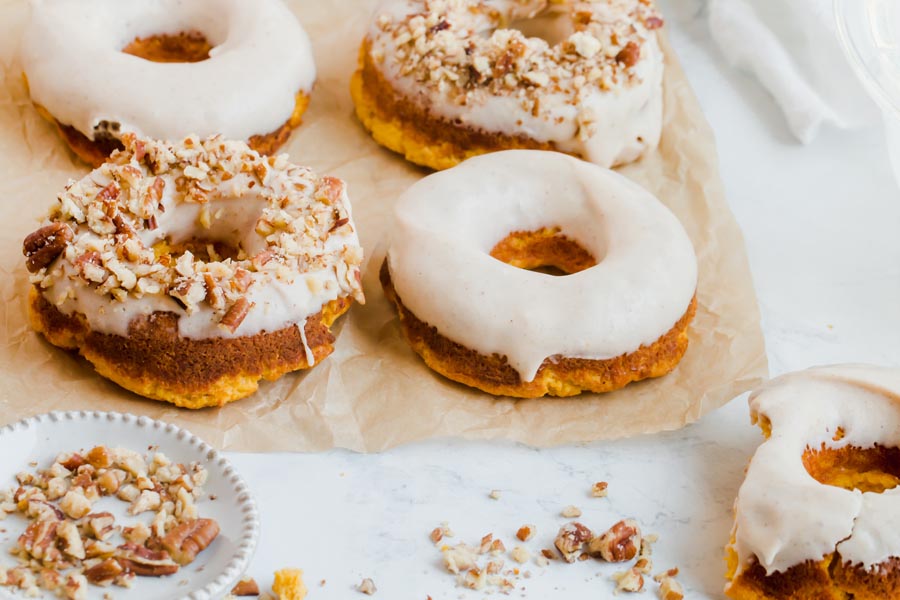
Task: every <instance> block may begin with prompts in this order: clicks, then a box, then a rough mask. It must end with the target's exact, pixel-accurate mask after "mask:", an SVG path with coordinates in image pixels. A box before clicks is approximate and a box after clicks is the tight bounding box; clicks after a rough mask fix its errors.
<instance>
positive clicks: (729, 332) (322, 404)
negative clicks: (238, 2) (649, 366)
mask: <svg viewBox="0 0 900 600" xmlns="http://www.w3.org/2000/svg"><path fill="white" fill-rule="evenodd" d="M290 4H291V6H292V7H293V9H294V11H295V12H296V14H297V15H298V18H299V19H300V21H301V22H302V23H303V25H304V26H305V27H306V29H307V31H308V32H309V33H310V36H311V37H312V39H313V42H314V45H315V52H316V59H317V62H318V67H319V81H318V84H317V87H316V90H315V92H314V95H313V100H312V104H311V107H310V109H309V112H308V113H307V116H306V117H305V123H304V125H303V126H302V127H301V129H300V130H299V131H298V132H297V133H295V134H294V136H293V138H292V139H291V141H290V144H289V145H288V146H287V148H286V151H287V152H289V153H290V156H291V158H292V159H293V160H294V161H295V162H299V163H301V164H306V165H309V166H311V167H313V168H314V169H316V170H317V171H319V172H320V173H329V174H331V175H335V176H338V177H341V178H343V179H345V180H347V181H348V182H349V185H350V197H351V200H352V202H353V208H354V216H355V219H356V223H357V225H358V228H359V230H360V233H361V237H362V242H363V245H364V247H365V249H366V252H367V258H368V266H367V268H366V277H365V280H364V283H365V285H366V295H367V296H368V300H369V302H368V304H366V305H365V306H354V307H353V309H352V310H351V311H350V313H349V315H348V316H347V317H344V320H343V322H342V323H341V324H340V326H339V328H340V335H339V339H338V343H337V348H336V350H335V352H334V354H333V355H332V356H331V357H329V358H328V359H327V360H325V361H324V362H323V363H322V364H320V365H319V366H317V367H316V368H315V369H313V370H312V371H311V372H309V373H306V374H293V375H288V376H286V377H283V378H282V379H281V380H279V381H277V382H274V383H263V384H262V387H261V388H260V390H259V392H258V393H257V394H256V395H254V396H252V397H250V398H247V399H245V400H242V401H240V402H237V403H234V404H231V405H229V406H226V407H225V408H222V409H217V410H203V411H199V412H189V411H184V410H179V409H175V408H173V407H170V406H168V405H165V404H160V403H156V402H151V401H148V400H143V399H141V398H138V397H137V396H134V395H132V394H130V393H128V392H126V391H124V390H122V389H120V388H119V387H117V386H115V385H114V384H112V383H110V382H108V381H107V380H105V379H103V378H101V377H99V376H97V375H96V374H95V373H94V372H93V370H92V368H91V366H90V365H89V364H88V363H86V362H85V361H83V360H81V359H80V358H78V357H77V356H73V355H71V354H67V353H65V352H63V351H60V350H58V349H56V348H53V347H51V346H50V345H48V344H47V343H45V342H44V341H43V340H42V339H41V338H40V337H39V336H37V335H36V334H35V333H34V332H33V331H31V329H30V328H29V326H28V323H27V318H26V292H27V289H28V281H27V274H26V271H25V268H24V260H23V257H22V252H21V242H22V239H23V238H24V236H25V235H26V234H28V233H29V232H30V231H32V230H33V229H34V228H35V226H36V224H37V222H38V220H39V219H40V217H41V216H42V215H43V214H44V213H45V212H46V210H47V209H48V208H49V206H50V205H51V204H52V203H53V202H54V198H55V196H56V193H57V191H58V190H59V189H60V188H61V187H62V186H63V185H64V184H65V183H66V180H68V179H69V178H72V177H80V176H82V175H83V174H84V173H86V172H87V169H86V168H85V167H84V166H83V165H80V164H77V163H75V162H74V161H73V160H72V158H71V157H70V155H69V153H68V151H67V150H66V149H65V147H64V146H63V144H62V142H61V141H60V140H59V139H58V138H57V137H56V135H55V133H54V131H53V130H52V128H51V127H50V126H49V125H48V124H46V123H45V122H43V121H42V120H41V119H40V118H39V117H38V115H37V113H36V112H35V110H34V108H32V106H31V104H30V102H29V100H28V98H27V96H26V92H25V89H24V85H23V82H22V77H21V69H20V67H19V63H18V57H17V46H18V40H19V35H20V34H19V32H20V31H21V27H22V24H23V22H24V20H25V18H26V16H27V15H26V13H27V10H28V9H27V3H26V1H25V0H0V69H2V70H0V276H2V280H0V293H2V296H3V302H2V304H0V311H2V313H0V365H2V366H0V369H2V370H0V424H2V423H6V422H10V421H13V420H16V419H19V418H22V417H25V416H29V415H33V414H36V413H41V412H45V411H49V410H56V409H99V410H116V411H127V412H133V413H139V414H144V415H148V416H151V417H155V418H160V419H165V420H168V421H172V422H174V423H177V424H179V425H182V426H185V427H188V428H190V429H191V430H192V431H193V432H195V433H197V434H198V435H200V436H202V437H204V438H206V439H207V440H208V441H210V442H211V443H212V444H214V445H216V446H218V447H221V448H228V449H234V450H245V451H274V450H304V451H309V450H322V449H326V448H332V447H345V448H351V449H354V450H360V451H379V450H384V449H386V448H390V447H392V446H396V445H398V444H402V443H405V442H411V441H415V440H421V439H425V438H434V437H446V436H462V437H466V438H505V439H512V440H517V441H521V442H526V443H528V444H533V445H537V446H545V445H553V444H563V443H572V442H580V441H587V440H598V439H610V438H617V437H622V436H629V435H635V434H639V433H650V432H656V431H661V430H667V429H675V428H678V427H682V426H684V425H685V424H687V423H690V422H692V421H694V420H696V419H698V418H699V417H701V416H702V415H703V414H705V413H707V412H709V411H711V410H713V409H715V408H718V407H719V406H721V405H722V404H724V403H725V402H727V401H728V400H729V399H731V398H732V397H734V396H735V395H737V394H739V393H741V392H743V391H745V390H747V389H749V388H750V387H752V386H753V385H755V384H756V383H757V382H758V381H759V380H760V378H762V377H764V376H765V375H766V371H767V368H766V358H765V350H764V346H763V338H762V332H761V331H760V325H759V310H758V308H757V304H756V297H755V294H754V290H753V285H752V282H751V278H750V272H749V268H748V263H747V258H746V255H745V252H744V247H743V241H742V237H741V232H740V230H739V229H738V227H737V225H736V224H735V222H734V219H733V217H732V215H731V213H730V212H729V210H728V206H727V204H726V202H725V199H724V195H723V190H722V184H721V182H720V180H719V175H718V172H717V163H716V150H715V146H714V141H713V136H712V133H711V131H710V129H709V126H708V125H707V123H706V121H705V120H704V117H703V114H702V113H701V111H700V107H699V106H698V104H697V101H696V99H695V98H694V95H693V93H692V92H691V89H690V87H689V85H688V82H687V80H686V78H685V76H684V73H683V72H682V70H681V68H680V67H679V65H678V63H677V61H676V59H675V56H674V54H673V53H672V50H671V47H670V46H669V45H668V44H667V43H665V40H663V42H664V48H665V50H666V54H667V56H668V70H667V75H666V116H665V129H664V133H663V138H662V143H661V145H660V148H659V150H658V152H656V153H654V154H653V155H651V156H649V157H647V158H645V159H644V160H643V161H641V163H640V164H638V165H632V166H629V167H628V168H626V169H625V170H624V172H625V173H626V174H627V175H628V176H629V177H632V178H634V179H635V180H637V181H638V182H640V183H641V184H643V185H644V186H646V187H647V188H649V189H650V190H651V191H652V192H654V193H655V194H657V195H658V196H659V198H660V199H661V200H662V201H663V202H664V203H665V204H667V205H668V206H669V207H671V208H672V210H674V211H675V213H676V214H677V215H678V216H679V217H680V219H681V221H682V222H683V223H684V225H685V227H686V228H687V231H688V233H689V234H690V236H691V239H692V240H693V242H694V245H695V247H696V249H697V255H698V257H699V260H700V284H699V291H698V297H699V310H698V312H697V318H696V320H695V321H694V324H693V326H692V327H691V346H690V349H689V350H688V352H687V355H686V356H685V358H684V360H683V361H682V362H681V364H680V366H679V367H678V368H677V369H676V370H675V371H674V372H673V373H672V374H670V375H668V376H667V377H664V378H661V379H657V380H654V381H650V382H644V383H641V384H636V385H631V386H629V387H628V388H626V389H624V390H622V391H618V392H615V393H611V394H606V395H584V396H581V397H576V398H568V399H542V400H524V401H523V400H519V401H516V400H509V399H497V398H493V397H490V396H487V395H485V394H482V393H481V392H478V391H474V390H470V389H468V388H465V387H462V386H460V385H457V384H454V383H451V382H449V381H447V380H444V379H442V378H441V377H439V376H437V375H435V374H433V373H432V372H431V371H430V370H428V369H427V368H426V367H425V366H424V364H423V363H422V362H421V361H420V360H419V358H418V357H417V356H416V355H415V354H414V353H413V352H412V351H411V350H410V349H409V348H408V347H407V346H406V344H405V343H404V342H403V341H402V340H401V338H400V335H399V331H398V328H397V321H396V318H395V315H394V312H393V310H392V309H391V308H390V307H389V306H388V304H387V302H386V301H385V299H384V295H383V294H382V292H381V288H380V286H379V285H378V281H377V271H378V267H379V265H380V263H381V260H382V257H383V253H384V246H385V237H386V235H387V232H388V228H389V224H390V219H391V211H392V206H393V204H394V200H395V199H396V198H397V196H398V194H400V192H401V191H403V190H404V189H405V188H406V187H407V186H409V185H410V184H411V183H412V182H413V181H415V180H417V179H419V178H420V177H422V176H424V175H425V174H426V173H425V172H424V171H422V170H420V169H417V168H415V167H412V166H410V165H408V164H407V163H405V162H404V161H403V160H402V159H401V158H399V157H398V156H395V155H393V154H391V153H389V152H387V151H386V150H383V149H381V148H380V147H379V146H377V145H376V144H375V143H374V142H372V141H371V140H370V139H369V137H368V136H367V135H366V133H365V132H364V131H363V129H362V128H361V127H360V126H359V124H358V123H357V121H356V119H355V118H354V117H353V109H352V105H351V102H350V95H349V93H348V82H349V78H350V74H351V73H352V71H353V69H354V66H355V61H356V52H357V45H358V43H359V41H360V40H361V38H362V36H363V32H364V30H365V27H366V24H367V22H368V20H369V18H370V15H371V12H372V11H373V10H374V5H375V2H374V1H369V0H354V1H351V0H332V1H325V0H315V1H313V0H308V1H306V2H301V1H293V2H290ZM73 76H77V74H74V73H73ZM234 84H235V86H240V85H241V83H240V81H239V80H236V81H235V83H234Z"/></svg>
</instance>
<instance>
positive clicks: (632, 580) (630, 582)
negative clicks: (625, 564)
mask: <svg viewBox="0 0 900 600" xmlns="http://www.w3.org/2000/svg"><path fill="white" fill-rule="evenodd" d="M612 578H613V581H615V582H616V592H640V591H641V590H642V589H644V576H643V575H642V574H641V572H640V571H638V570H637V569H635V568H631V569H628V570H627V571H619V572H617V573H613V576H612Z"/></svg>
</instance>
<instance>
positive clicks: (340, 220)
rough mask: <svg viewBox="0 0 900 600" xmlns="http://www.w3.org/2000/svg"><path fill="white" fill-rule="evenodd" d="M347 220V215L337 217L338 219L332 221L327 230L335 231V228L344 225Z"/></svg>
mask: <svg viewBox="0 0 900 600" xmlns="http://www.w3.org/2000/svg"><path fill="white" fill-rule="evenodd" d="M349 222H350V219H349V218H347V217H344V218H342V219H338V220H336V221H335V222H334V225H332V226H331V229H329V230H328V232H329V233H331V232H332V231H336V230H338V229H340V228H341V227H343V226H344V225H346V224H347V223H349Z"/></svg>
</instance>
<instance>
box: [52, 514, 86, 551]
mask: <svg viewBox="0 0 900 600" xmlns="http://www.w3.org/2000/svg"><path fill="white" fill-rule="evenodd" d="M56 536H57V538H58V545H59V549H60V550H62V551H63V552H65V553H66V554H67V555H69V556H71V557H72V558H77V559H78V560H83V559H84V542H83V541H81V534H79V533H78V527H77V526H76V525H75V523H73V522H72V521H63V522H62V523H60V524H59V526H58V527H57V529H56Z"/></svg>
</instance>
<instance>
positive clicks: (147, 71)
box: [22, 0, 316, 167]
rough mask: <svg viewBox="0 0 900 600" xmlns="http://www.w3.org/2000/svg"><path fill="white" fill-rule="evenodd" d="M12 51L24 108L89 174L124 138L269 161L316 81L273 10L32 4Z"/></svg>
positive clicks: (271, 5) (220, 4)
mask: <svg viewBox="0 0 900 600" xmlns="http://www.w3.org/2000/svg"><path fill="white" fill-rule="evenodd" d="M23 40H24V42H23V44H22V64H23V67H24V72H25V78H26V79H27V82H28V87H29V92H30V94H31V99H32V101H33V102H34V104H35V107H36V108H37V109H38V112H39V113H40V114H41V115H42V116H43V117H45V118H46V119H47V120H48V121H50V122H51V123H53V124H54V125H56V127H57V129H58V130H59V133H60V136H61V137H62V138H63V140H64V141H65V142H66V143H67V144H68V146H69V147H70V148H71V150H72V151H73V152H74V153H75V154H76V155H77V156H78V157H79V158H80V159H82V160H83V161H85V162H87V163H88V164H90V165H92V166H94V167H98V166H100V164H102V163H103V162H104V161H105V160H106V158H107V157H108V156H109V155H110V153H111V152H112V151H113V150H115V149H121V148H122V136H123V135H124V134H125V133H129V132H130V133H134V134H136V135H140V136H149V137H155V138H161V139H169V140H172V139H180V138H183V137H185V136H187V135H189V134H198V135H200V136H208V135H214V134H222V135H224V136H226V137H228V138H231V139H241V140H247V141H248V143H249V144H250V146H251V147H252V148H253V149H254V150H256V151H258V152H260V153H262V154H272V153H274V152H275V151H276V150H277V149H278V148H279V147H280V146H281V145H282V144H283V143H284V142H285V141H287V138H288V137H289V136H290V133H291V131H292V130H293V129H294V128H296V127H298V126H299V125H300V121H301V117H302V115H303V113H304V111H305V110H306V108H307V106H308V104H309V100H310V96H311V94H312V88H313V85H314V83H315V79H316V68H315V63H314V60H313V54H312V46H311V44H310V41H309V38H308V37H307V35H306V32H305V31H304V30H303V28H302V27H301V26H300V23H299V22H298V21H297V19H296V18H294V15H293V14H291V11H290V10H289V9H288V7H287V6H285V4H284V3H283V2H281V1H280V0H254V1H253V2H245V1H244V0H192V1H191V2H182V1H181V0H156V1H154V2H145V1H143V0H54V1H53V2H36V3H34V5H33V6H32V7H31V19H30V21H29V23H28V25H27V27H26V30H25V34H24V36H23Z"/></svg>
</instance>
